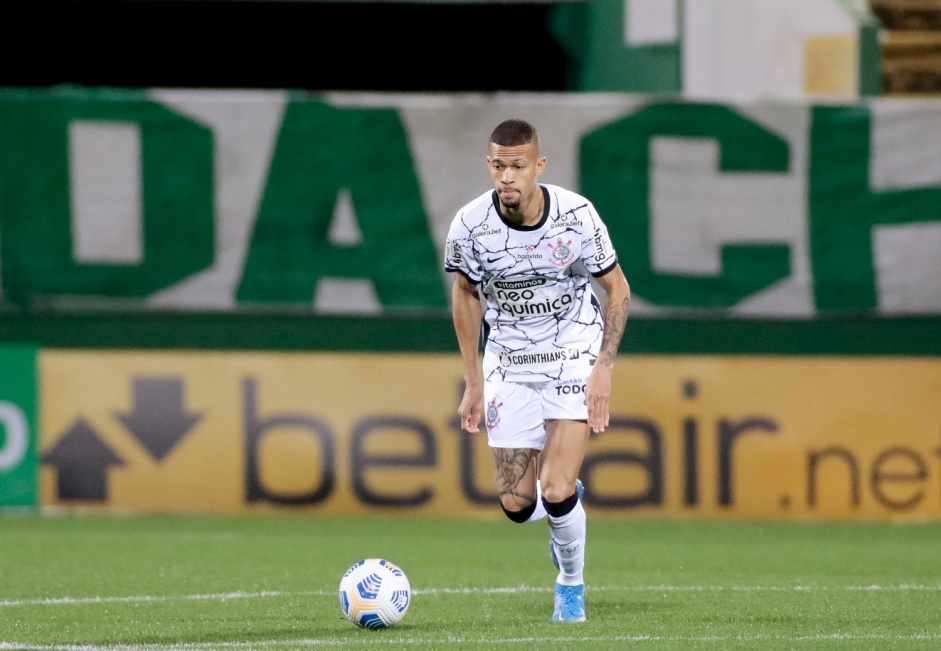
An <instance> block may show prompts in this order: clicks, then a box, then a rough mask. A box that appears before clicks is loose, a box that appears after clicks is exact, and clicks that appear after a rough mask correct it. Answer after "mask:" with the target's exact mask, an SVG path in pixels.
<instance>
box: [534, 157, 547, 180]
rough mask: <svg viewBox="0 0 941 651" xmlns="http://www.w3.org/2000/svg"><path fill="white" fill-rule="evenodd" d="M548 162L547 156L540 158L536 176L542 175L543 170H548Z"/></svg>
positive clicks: (537, 162) (537, 163)
mask: <svg viewBox="0 0 941 651" xmlns="http://www.w3.org/2000/svg"><path fill="white" fill-rule="evenodd" d="M548 162H549V161H548V159H547V158H546V157H545V156H540V157H539V160H537V161H536V176H539V175H540V174H542V172H543V170H545V169H546V163H548Z"/></svg>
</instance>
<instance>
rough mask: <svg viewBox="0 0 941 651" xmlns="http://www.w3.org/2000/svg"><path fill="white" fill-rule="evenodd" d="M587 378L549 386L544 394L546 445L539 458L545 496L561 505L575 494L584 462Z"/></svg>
mask: <svg viewBox="0 0 941 651" xmlns="http://www.w3.org/2000/svg"><path fill="white" fill-rule="evenodd" d="M586 384H587V375H586V376H585V377H583V378H577V379H573V380H568V381H562V382H557V383H554V384H551V385H548V386H546V387H545V388H544V390H543V402H544V407H543V412H544V413H545V414H546V418H547V420H546V444H545V445H544V446H543V450H542V454H541V456H540V469H539V479H540V481H541V484H542V493H543V495H545V497H546V499H547V500H549V501H550V502H560V501H562V500H564V499H565V498H567V497H569V496H570V495H571V494H572V493H574V492H575V480H576V479H577V478H578V473H579V472H580V471H581V467H582V462H583V461H584V460H585V450H586V449H587V447H588V437H589V435H590V433H591V430H590V428H589V427H588V408H587V407H586V406H585V385H586Z"/></svg>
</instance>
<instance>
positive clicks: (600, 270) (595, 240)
mask: <svg viewBox="0 0 941 651" xmlns="http://www.w3.org/2000/svg"><path fill="white" fill-rule="evenodd" d="M587 208H588V211H587V212H588V215H589V219H588V220H587V221H586V223H585V230H584V231H583V232H582V261H583V262H584V263H585V267H586V268H587V269H588V272H589V273H590V274H591V275H592V276H603V275H605V274H606V273H608V272H609V271H611V269H613V268H614V266H615V265H616V264H617V263H618V256H617V253H616V252H615V250H614V245H613V244H612V243H611V238H610V236H609V235H608V227H607V226H605V224H604V222H603V221H601V217H600V216H599V215H598V212H597V211H596V210H595V207H594V206H593V205H592V204H591V203H589V204H588V206H587Z"/></svg>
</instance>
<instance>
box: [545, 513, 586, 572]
mask: <svg viewBox="0 0 941 651" xmlns="http://www.w3.org/2000/svg"><path fill="white" fill-rule="evenodd" d="M586 523H587V518H586V517H585V509H584V508H582V502H581V500H579V501H578V502H576V503H575V508H574V509H572V510H571V511H569V512H568V513H567V514H565V515H563V516H562V517H561V518H554V517H552V516H551V515H550V516H549V536H550V538H551V539H552V545H553V546H554V547H555V555H556V557H557V558H558V559H559V576H558V577H557V578H556V581H557V582H559V583H561V584H562V585H579V584H580V583H584V582H585V578H584V570H585V534H586V530H587V527H586Z"/></svg>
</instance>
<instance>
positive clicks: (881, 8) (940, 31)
mask: <svg viewBox="0 0 941 651" xmlns="http://www.w3.org/2000/svg"><path fill="white" fill-rule="evenodd" d="M870 2H871V6H872V10H873V12H874V13H875V14H876V16H877V17H878V18H879V21H880V22H881V23H882V32H881V34H880V44H881V49H882V92H883V95H888V96H916V97H920V96H938V95H941V0H870Z"/></svg>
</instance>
